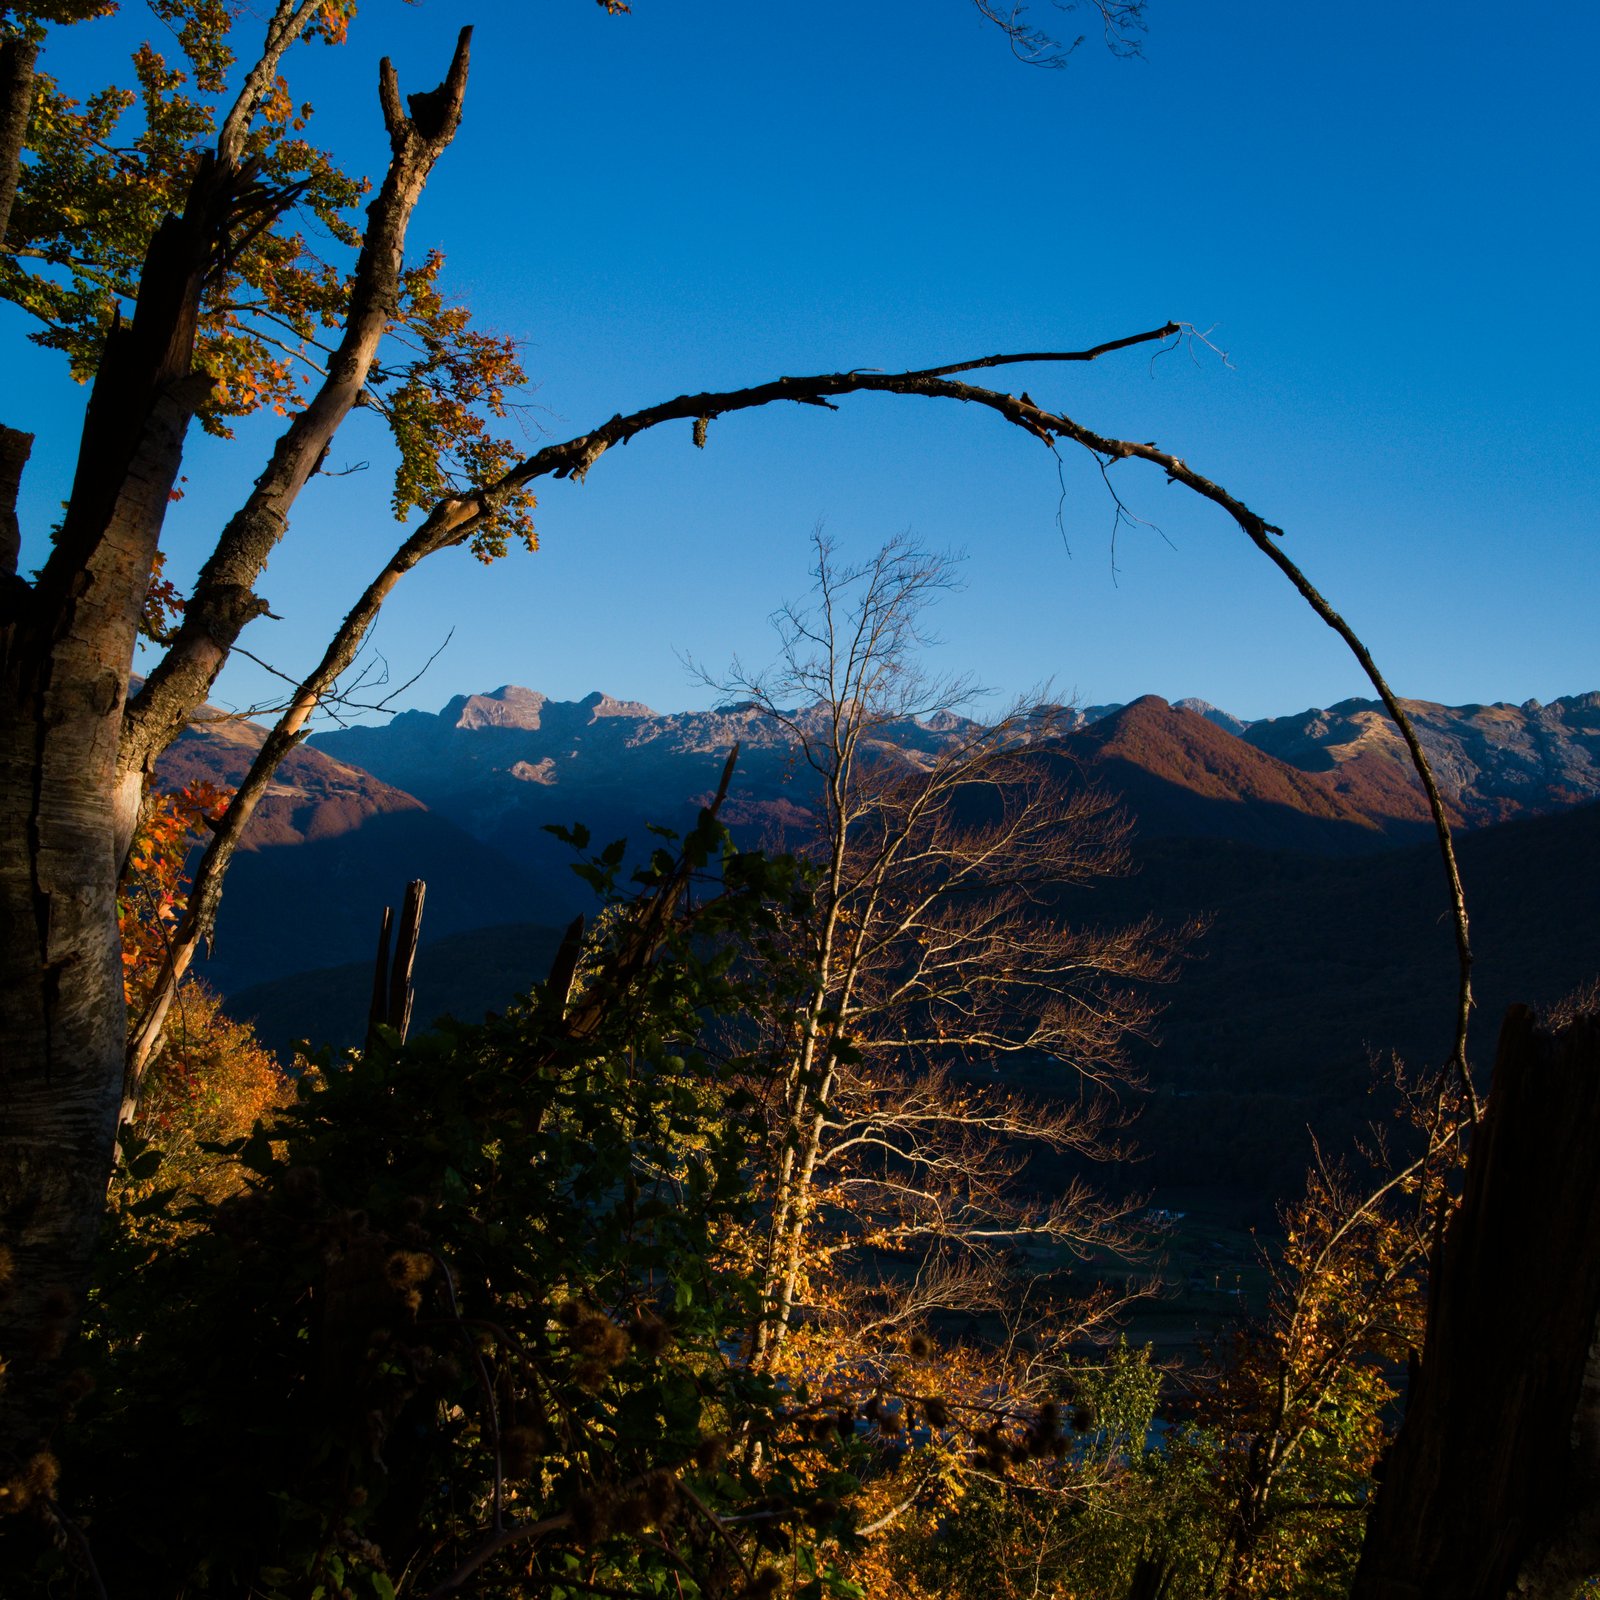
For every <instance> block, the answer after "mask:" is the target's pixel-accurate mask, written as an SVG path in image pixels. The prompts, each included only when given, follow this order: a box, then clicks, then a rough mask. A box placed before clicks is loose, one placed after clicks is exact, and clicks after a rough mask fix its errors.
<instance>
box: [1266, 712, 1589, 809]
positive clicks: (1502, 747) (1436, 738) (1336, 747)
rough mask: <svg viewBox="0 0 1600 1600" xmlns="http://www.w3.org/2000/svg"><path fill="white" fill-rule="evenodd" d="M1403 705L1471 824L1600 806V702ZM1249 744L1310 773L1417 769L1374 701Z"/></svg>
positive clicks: (1296, 723) (1312, 716) (1305, 719)
mask: <svg viewBox="0 0 1600 1600" xmlns="http://www.w3.org/2000/svg"><path fill="white" fill-rule="evenodd" d="M1402 704H1403V705H1404V706H1405V708H1406V711H1407V712H1408V714H1409V715H1410V716H1411V718H1412V720H1413V722H1415V724H1416V726H1417V732H1418V736H1419V737H1420V738H1421V740H1422V745H1423V748H1424V750H1426V751H1427V753H1428V759H1429V761H1430V762H1431V763H1432V764H1433V768H1434V771H1435V773H1436V774H1437V776H1438V779H1439V784H1440V787H1441V788H1442V789H1443V790H1444V791H1445V793H1446V794H1448V795H1449V796H1450V797H1451V798H1452V799H1453V800H1454V801H1455V802H1456V804H1457V805H1458V806H1459V807H1460V810H1461V814H1462V816H1463V817H1464V818H1465V820H1467V821H1468V822H1470V823H1473V824H1483V823H1489V822H1499V821H1504V820H1506V819H1508V818H1511V817H1516V816H1527V815H1537V814H1540V813H1545V812H1552V811H1560V810H1564V809H1566V808H1567V807H1569V806H1573V805H1580V804H1582V803H1584V802H1586V801H1589V800H1595V799H1600V693H1590V694H1580V695H1569V696H1566V697H1564V698H1562V699H1559V700H1553V701H1551V702H1550V704H1549V705H1541V704H1540V703H1539V702H1538V701H1537V700H1529V701H1527V702H1525V703H1524V704H1523V705H1520V706H1513V705H1507V704H1505V703H1504V702H1497V703H1496V704H1494V705H1487V706H1477V705H1474V706H1443V705H1438V704H1436V703H1435V702H1433V701H1431V700H1406V701H1403V702H1402ZM1242 737H1243V738H1244V739H1246V740H1247V741H1248V742H1249V743H1250V744H1253V745H1254V746H1255V747H1256V748H1257V749H1258V750H1265V751H1267V752H1268V753H1269V754H1271V755H1275V756H1277V757H1278V758H1279V759H1280V760H1283V761H1287V762H1290V763H1291V764H1292V765H1294V766H1297V767H1300V768H1301V769H1302V770H1304V771H1308V772H1330V771H1335V770H1337V769H1339V768H1341V767H1344V766H1345V765H1346V764H1348V763H1350V762H1354V761H1364V762H1367V763H1368V764H1369V765H1373V764H1376V763H1378V762H1384V763H1388V764H1389V765H1391V766H1399V767H1408V766H1409V762H1408V760H1407V757H1406V750H1405V745H1404V743H1403V742H1402V740H1401V738H1400V734H1399V732H1398V730H1397V729H1396V728H1395V726H1394V724H1393V723H1391V722H1390V721H1389V719H1388V717H1387V716H1386V715H1385V713H1384V711H1383V708H1382V707H1381V706H1380V705H1379V704H1378V703H1377V702H1375V701H1371V700H1343V701H1340V702H1339V704H1338V705H1335V706H1330V707H1329V708H1328V709H1327V710H1325V711H1324V710H1317V709H1313V710H1310V711H1302V712H1300V713H1299V714H1298V715H1296V716H1289V717H1269V718H1266V719H1265V720H1263V721H1260V722H1253V723H1250V724H1249V725H1248V726H1247V727H1246V728H1245V729H1244V731H1243V734H1242Z"/></svg>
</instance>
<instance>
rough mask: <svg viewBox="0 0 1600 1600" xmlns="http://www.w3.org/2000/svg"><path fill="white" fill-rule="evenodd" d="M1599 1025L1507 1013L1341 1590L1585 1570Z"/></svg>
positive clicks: (1361, 1594)
mask: <svg viewBox="0 0 1600 1600" xmlns="http://www.w3.org/2000/svg"><path fill="white" fill-rule="evenodd" d="M1597 1336H1600V1019H1597V1018H1596V1017H1595V1016H1593V1015H1590V1016H1579V1017H1578V1018H1577V1019H1576V1020H1573V1021H1571V1022H1569V1023H1567V1024H1566V1026H1565V1027H1563V1028H1562V1029H1561V1030H1560V1031H1559V1032H1556V1033H1550V1032H1547V1031H1545V1030H1543V1029H1541V1028H1540V1027H1539V1026H1538V1025H1537V1023H1536V1020H1535V1018H1534V1015H1533V1013H1532V1012H1531V1011H1529V1010H1527V1009H1526V1008H1525V1007H1522V1006H1513V1007H1512V1008H1511V1010H1510V1011H1509V1012H1508V1013H1507V1014H1506V1019H1505V1022H1504V1024H1503V1026H1502V1028H1501V1031H1500V1042H1499V1049H1498V1052H1497V1055H1496V1058H1495V1068H1494V1079H1493V1083H1492V1086H1491V1092H1490V1096H1489V1103H1488V1108H1487V1110H1486V1112H1485V1114H1484V1118H1483V1122H1482V1124H1481V1125H1480V1126H1479V1128H1478V1129H1477V1131H1476V1132H1475V1133H1474V1135H1473V1141H1472V1149H1471V1153H1470V1155H1469V1157H1468V1160H1467V1171H1466V1184H1465V1192H1464V1194H1463V1196H1462V1201H1461V1205H1460V1207H1459V1209H1458V1210H1457V1212H1456V1214H1455V1216H1454V1217H1453V1218H1452V1219H1451V1221H1450V1223H1449V1226H1448V1228H1447V1230H1446V1234H1445V1239H1444V1244H1443V1249H1442V1251H1441V1256H1440V1261H1439V1264H1438V1267H1437V1269H1436V1273H1435V1282H1434V1285H1433V1287H1432V1290H1431V1292H1430V1306H1429V1316H1428V1331H1427V1338H1426V1345H1425V1348H1424V1350H1423V1355H1422V1363H1421V1368H1420V1370H1419V1372H1418V1374H1417V1377H1416V1381H1415V1382H1414V1384H1413V1386H1412V1389H1411V1394H1410V1397H1409V1400H1408V1403H1407V1407H1406V1416H1405V1421H1404V1423H1403V1424H1402V1426H1401V1428H1400V1432H1399V1435H1398V1437H1397V1438H1396V1440H1395V1443H1394V1447H1393V1449H1392V1450H1391V1451H1390V1454H1389V1457H1388V1460H1387V1462H1386V1465H1385V1471H1384V1477H1383V1482H1382V1483H1381V1484H1380V1486H1379V1488H1378V1490H1377V1492H1376V1494H1375V1495H1374V1499H1373V1508H1372V1511H1371V1514H1370V1516H1369V1518H1368V1521H1367V1532H1366V1541H1365V1544H1364V1545H1363V1547H1362V1552H1361V1563H1360V1567H1359V1568H1358V1570H1357V1573H1356V1581H1355V1585H1354V1587H1353V1588H1352V1590H1351V1600H1506V1597H1507V1596H1513V1595H1514V1596H1528V1597H1530V1600H1532V1597H1538V1600H1556V1597H1557V1596H1560V1597H1562V1600H1569V1597H1570V1596H1572V1595H1573V1594H1575V1593H1576V1591H1577V1589H1578V1586H1579V1585H1580V1583H1581V1582H1582V1581H1583V1580H1584V1579H1585V1578H1587V1577H1590V1576H1592V1575H1594V1574H1596V1573H1600V1346H1597V1342H1596V1341H1597Z"/></svg>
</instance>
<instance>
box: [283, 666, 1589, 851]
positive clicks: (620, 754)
mask: <svg viewBox="0 0 1600 1600" xmlns="http://www.w3.org/2000/svg"><path fill="white" fill-rule="evenodd" d="M1151 701H1154V702H1155V703H1158V704H1162V705H1165V702H1164V701H1159V700H1158V699H1157V697H1155V696H1145V697H1144V698H1143V700H1141V701H1136V702H1133V704H1145V703H1146V702H1151ZM1401 703H1402V704H1403V705H1404V706H1405V708H1406V710H1407V712H1408V713H1409V714H1410V716H1411V718H1412V720H1413V721H1414V723H1415V724H1416V726H1417V729H1418V733H1419V736H1420V737H1421V740H1422V743H1423V748H1424V749H1425V750H1426V751H1427V753H1428V756H1429V759H1430V761H1431V762H1432V763H1433V765H1434V769H1435V773H1436V775H1437V777H1438V779H1439V782H1440V786H1441V788H1442V789H1443V790H1444V792H1445V793H1446V794H1447V795H1448V796H1449V797H1450V798H1451V800H1452V801H1453V802H1454V804H1455V806H1456V808H1457V816H1458V819H1459V820H1461V821H1463V822H1466V823H1468V824H1469V825H1481V824H1484V823H1488V822H1496V821H1504V820H1506V819H1508V818H1510V817H1513V816H1522V815H1536V814H1541V813H1546V812H1552V811H1560V810H1564V809H1566V808H1567V807H1569V806H1573V805H1580V804H1583V803H1584V802H1586V801H1589V800H1594V799H1600V692H1590V693H1587V694H1578V695H1570V696H1566V697H1563V698H1561V699H1557V700H1554V701H1551V702H1550V703H1549V704H1548V705H1541V704H1540V703H1539V702H1538V701H1536V700H1530V701H1527V702H1525V703H1524V704H1522V705H1520V706H1516V705H1510V704H1507V703H1505V702H1496V703H1495V704H1492V705H1465V706H1445V705H1440V704H1438V703H1436V702H1434V701H1429V700H1405V701H1402V702H1401ZM1127 709H1128V707H1127V706H1126V705H1121V704H1113V705H1096V706H1086V707H1081V708H1071V707H1067V708H1062V707H1056V708H1052V713H1053V716H1054V717H1055V719H1056V722H1057V726H1058V727H1062V728H1065V729H1067V730H1069V731H1072V732H1077V731H1081V730H1083V729H1086V728H1089V727H1091V726H1094V725H1095V724H1097V723H1100V722H1103V721H1105V720H1107V719H1108V718H1114V717H1116V716H1118V715H1119V714H1120V713H1122V712H1124V711H1126V710H1127ZM1171 709H1172V710H1174V711H1178V712H1184V713H1188V714H1190V715H1193V716H1195V717H1198V718H1202V719H1204V720H1205V721H1206V722H1208V723H1210V724H1211V725H1212V726H1213V727H1215V728H1218V729H1220V730H1222V732H1224V733H1226V734H1228V735H1230V736H1232V737H1234V738H1237V739H1239V740H1241V741H1243V742H1244V743H1245V744H1248V745H1250V746H1252V747H1254V748H1255V749H1256V750H1259V751H1261V752H1263V753H1264V754H1266V755H1269V756H1272V757H1275V758H1276V759H1277V760H1279V761H1281V762H1283V763H1285V764H1286V765H1288V766H1290V767H1294V768H1297V769H1298V770H1299V771H1301V772H1303V773H1311V774H1325V773H1339V774H1340V778H1339V780H1338V786H1339V787H1340V789H1341V790H1342V792H1344V793H1345V794H1346V796H1347V798H1348V799H1349V801H1350V804H1351V806H1353V807H1354V808H1355V809H1357V810H1360V809H1362V808H1363V806H1365V805H1368V804H1373V805H1378V806H1380V807H1382V806H1387V807H1388V808H1389V810H1388V811H1387V812H1380V814H1383V815H1392V816H1395V817H1404V816H1406V815H1409V814H1410V809H1411V808H1410V807H1409V805H1408V803H1407V802H1406V801H1404V799H1403V798H1402V795H1403V789H1404V788H1410V787H1412V786H1413V785H1414V778H1413V776H1412V773H1411V764H1410V760H1409V758H1408V756H1407V752H1406V749H1405V745H1404V742H1403V740H1402V739H1401V738H1400V735H1399V732H1398V730H1397V729H1396V728H1395V727H1394V725H1393V724H1392V723H1391V722H1390V721H1389V718H1388V716H1387V714H1386V713H1385V711H1384V710H1383V707H1382V706H1381V705H1380V704H1379V702H1377V701H1375V700H1359V699H1353V700H1343V701H1340V702H1338V703H1337V704H1335V705H1333V706H1330V707H1326V708H1321V707H1312V708H1311V709H1309V710H1306V711H1301V712H1297V713H1294V714H1292V715H1287V716H1279V717H1266V718H1260V719H1257V720H1254V721H1249V720H1246V719H1244V718H1240V717H1236V716H1234V715H1233V714H1232V713H1231V712H1228V711H1225V710H1221V709H1219V708H1218V707H1216V706H1213V705H1211V704H1209V703H1208V702H1206V701H1204V700H1193V699H1186V700H1178V701H1175V702H1173V704H1172V707H1171ZM971 725H972V724H971V722H970V720H969V719H966V718H962V717H954V718H952V717H945V718H936V719H932V720H930V721H929V722H927V723H915V722H910V721H907V722H905V723H902V724H897V725H896V726H895V728H894V729H892V730H891V732H890V735H889V741H890V742H892V743H893V744H895V745H896V746H897V747H898V748H900V749H901V750H903V751H904V752H906V753H908V754H914V753H915V752H916V751H919V750H921V751H932V750H933V749H936V748H937V747H938V746H939V744H941V743H942V742H944V741H945V740H946V739H948V738H951V737H955V736H957V735H958V734H959V732H960V731H961V729H963V728H967V727H970V726H971ZM478 736H481V737H478ZM735 741H738V742H740V744H741V745H742V746H743V750H744V756H743V770H744V776H745V778H746V779H747V786H748V787H750V788H752V789H760V788H764V787H768V786H769V784H768V783H767V782H766V781H764V778H763V773H764V772H765V769H767V768H769V767H772V766H773V765H774V762H773V759H772V758H773V757H774V756H777V757H778V758H780V759H784V758H786V754H787V748H788V735H787V733H786V732H785V731H784V730H783V729H782V728H781V727H780V726H779V725H777V724H776V723H774V722H773V721H772V720H771V719H769V718H764V717H762V716H761V715H760V713H759V712H758V711H757V710H756V708H755V707H754V706H752V705H750V704H748V703H743V704H733V705H727V706H720V707H717V708H715V709H713V710H709V711H685V712H670V713H659V712H656V711H653V710H651V709H650V708H649V707H648V706H645V705H643V704H641V703H640V702H639V701H636V700H617V699H613V698H612V697H611V696H609V695H605V694H600V693H595V694H591V695H588V696H587V697H585V698H584V699H582V700H578V701H557V700H552V699H550V698H549V697H548V696H546V695H544V694H541V693H539V692H538V691H536V690H532V689H525V688H521V687H519V686H517V685H514V684H507V685H503V686H502V687H500V688H498V689H495V690H493V691H490V692H488V693H482V694H472V695H457V696H456V697H455V698H454V699H452V700H451V701H450V702H449V703H448V704H447V705H446V706H445V707H444V708H443V710H442V711H440V712H438V713H437V714H434V713H429V712H424V711H407V712H402V713H401V714H400V715H398V716H397V717H395V718H394V719H393V720H392V721H391V722H390V723H389V724H388V725H387V726H386V727H352V728H345V729H339V730H336V731H331V732H327V733H322V734H318V735H316V736H315V737H314V738H313V739H312V741H311V743H312V745H313V746H314V747H316V748H318V749H321V750H323V751H324V752H325V753H327V754H329V755H332V756H335V757H336V758H338V759H339V760H341V761H344V762H346V763H348V764H350V765H352V766H356V767H360V768H364V769H365V770H367V771H369V772H371V773H373V774H375V775H376V776H377V777H379V778H381V779H383V780H385V781H387V782H388V783H390V784H392V785H395V786H397V787H399V788H401V789H403V790H406V791H408V792H409V793H412V794H415V795H418V796H419V797H420V798H422V799H423V800H424V801H425V802H427V803H429V804H434V803H436V801H439V802H442V801H443V797H444V796H446V795H448V796H450V802H449V804H447V805H444V807H443V808H444V809H446V810H449V811H450V812H451V813H452V814H460V813H463V812H473V813H475V815H476V816H477V817H478V819H479V820H478V825H476V826H475V825H474V824H473V823H471V822H467V821H466V819H465V817H462V820H463V822H464V825H467V826H469V827H470V828H471V829H472V831H474V832H478V831H480V827H482V826H484V825H486V819H487V818H488V817H489V815H490V814H491V813H492V812H493V811H495V810H496V809H497V806H498V808H500V809H505V808H506V806H507V804H508V802H506V801H505V800H504V798H503V796H502V798H501V800H500V801H498V802H497V801H495V800H492V799H491V798H490V791H489V790H488V789H486V788H484V787H483V785H484V782H485V780H486V779H495V780H497V779H499V778H501V777H508V778H510V779H513V780H515V781H516V782H518V783H527V784H536V785H539V786H541V787H544V788H560V787H562V786H563V785H566V786H568V787H571V786H572V785H573V780H574V779H577V778H579V777H580V776H581V779H582V782H581V784H579V785H578V787H580V788H582V787H590V786H599V787H601V788H606V787H610V786H612V784H613V783H614V782H618V781H620V782H625V783H627V784H629V785H632V784H637V783H640V782H645V783H649V784H651V786H652V787H654V785H655V781H656V779H658V778H659V779H661V780H667V779H668V778H669V775H670V776H672V777H676V776H677V775H678V772H679V771H682V770H684V768H685V764H692V763H693V762H694V760H695V758H697V757H712V756H717V755H721V754H724V753H726V751H727V750H729V749H730V748H731V747H732V745H733V744H734V742H735ZM624 773H626V776H625V777H624ZM1401 786H1403V787H1401ZM671 787H672V785H671V784H670V783H668V785H667V788H666V789H663V790H659V791H658V792H662V793H669V792H671ZM474 790H476V791H477V793H476V794H475V795H474V796H473V797H472V798H470V799H469V798H468V794H469V792H470V791H474ZM1379 791H1382V792H1383V794H1384V795H1386V796H1387V798H1384V799H1380V797H1379ZM512 809H515V808H514V807H513V808H512Z"/></svg>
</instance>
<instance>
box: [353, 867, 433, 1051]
mask: <svg viewBox="0 0 1600 1600" xmlns="http://www.w3.org/2000/svg"><path fill="white" fill-rule="evenodd" d="M427 892H428V886H427V884H426V883H424V882H423V880H422V879H421V878H413V879H412V881H411V882H410V883H408V884H407V885H406V897H405V900H404V901H403V902H402V904H401V908H400V929H399V936H398V938H397V939H396V940H395V947H394V960H393V962H392V963H391V962H390V960H389V934H390V931H391V929H392V928H393V926H394V907H393V906H385V907H384V908H383V924H382V926H381V927H380V928H379V930H378V957H377V960H376V962H375V963H374V965H373V973H372V1004H371V1006H370V1007H369V1008H368V1011H367V1042H366V1048H367V1049H369V1050H370V1049H371V1048H372V1046H373V1045H374V1043H376V1041H377V1037H378V1029H379V1027H380V1026H381V1027H388V1028H393V1029H394V1031H395V1032H396V1033H397V1034H399V1036H400V1042H401V1043H402V1044H404V1043H405V1038H406V1032H407V1030H408V1029H409V1028H410V1026H411V1004H412V1001H413V1000H414V999H415V998H416V995H415V993H414V991H413V989H412V986H411V973H412V969H413V968H414V967H415V965H416V960H417V938H418V935H419V934H420V933H421V932H422V902H423V898H424V896H425V895H426V894H427Z"/></svg>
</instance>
